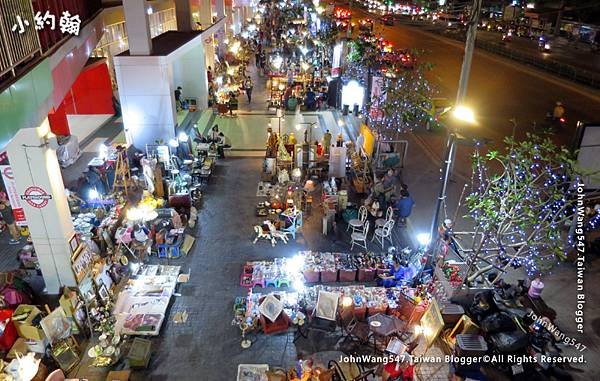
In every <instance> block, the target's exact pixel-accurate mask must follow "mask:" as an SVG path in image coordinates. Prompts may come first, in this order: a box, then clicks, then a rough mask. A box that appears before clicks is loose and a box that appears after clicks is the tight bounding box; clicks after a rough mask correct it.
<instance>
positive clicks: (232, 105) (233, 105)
mask: <svg viewBox="0 0 600 381" xmlns="http://www.w3.org/2000/svg"><path fill="white" fill-rule="evenodd" d="M237 109H238V99H237V97H236V96H235V93H234V92H233V91H232V92H230V93H229V115H231V116H235V114H234V113H233V112H234V111H236V110H237Z"/></svg>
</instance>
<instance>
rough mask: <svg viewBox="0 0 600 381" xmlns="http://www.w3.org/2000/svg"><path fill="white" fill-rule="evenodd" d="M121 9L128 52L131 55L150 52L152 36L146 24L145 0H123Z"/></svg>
mask: <svg viewBox="0 0 600 381" xmlns="http://www.w3.org/2000/svg"><path fill="white" fill-rule="evenodd" d="M123 9H124V11H125V20H126V22H125V27H126V28H127V39H128V42H129V53H130V54H131V55H132V56H148V55H150V54H152V38H151V37H150V25H148V13H147V11H146V0H127V1H123Z"/></svg>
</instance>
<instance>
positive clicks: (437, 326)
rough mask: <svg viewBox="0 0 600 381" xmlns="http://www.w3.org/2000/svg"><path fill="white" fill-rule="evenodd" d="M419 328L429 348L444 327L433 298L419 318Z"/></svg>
mask: <svg viewBox="0 0 600 381" xmlns="http://www.w3.org/2000/svg"><path fill="white" fill-rule="evenodd" d="M421 328H422V330H423V336H424V337H425V341H426V342H427V348H429V347H430V346H431V344H433V342H434V341H435V339H436V338H437V336H438V335H439V334H440V332H442V330H443V329H444V318H443V317H442V313H441V312H440V308H439V307H438V304H437V301H436V300H435V299H431V302H430V303H429V308H428V309H427V311H425V313H424V314H423V317H422V318H421Z"/></svg>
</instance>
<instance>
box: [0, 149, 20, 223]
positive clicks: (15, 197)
mask: <svg viewBox="0 0 600 381" xmlns="http://www.w3.org/2000/svg"><path fill="white" fill-rule="evenodd" d="M0 155H1V154H0ZM0 172H1V173H2V179H3V180H4V187H5V188H6V193H7V194H8V200H9V201H10V206H11V207H12V210H13V215H14V216H15V223H16V224H17V225H18V226H26V225H27V220H26V219H25V212H24V211H23V208H22V207H21V200H20V199H19V193H18V192H17V185H16V184H15V176H14V175H13V171H12V168H11V167H10V165H0Z"/></svg>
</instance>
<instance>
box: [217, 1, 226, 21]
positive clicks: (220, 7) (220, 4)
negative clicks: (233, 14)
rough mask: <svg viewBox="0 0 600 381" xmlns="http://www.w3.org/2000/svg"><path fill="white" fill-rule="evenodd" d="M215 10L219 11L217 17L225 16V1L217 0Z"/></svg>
mask: <svg viewBox="0 0 600 381" xmlns="http://www.w3.org/2000/svg"><path fill="white" fill-rule="evenodd" d="M215 12H217V19H221V18H223V17H225V1H224V0H215Z"/></svg>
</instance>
